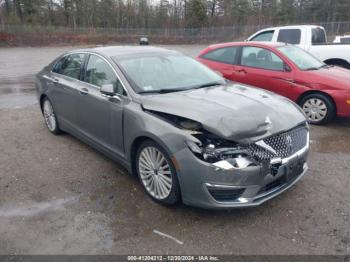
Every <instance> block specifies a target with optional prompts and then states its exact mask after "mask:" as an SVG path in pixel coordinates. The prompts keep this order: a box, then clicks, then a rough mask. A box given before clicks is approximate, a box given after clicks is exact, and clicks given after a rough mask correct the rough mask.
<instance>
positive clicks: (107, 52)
mask: <svg viewBox="0 0 350 262" xmlns="http://www.w3.org/2000/svg"><path fill="white" fill-rule="evenodd" d="M72 52H92V53H98V54H101V55H104V56H107V57H114V56H127V55H130V56H131V55H140V54H151V53H152V54H154V53H169V54H171V53H172V54H174V53H178V52H177V51H173V50H169V49H165V48H160V47H153V46H136V45H135V46H131V45H130V46H98V47H94V48H86V49H79V50H74V51H72Z"/></svg>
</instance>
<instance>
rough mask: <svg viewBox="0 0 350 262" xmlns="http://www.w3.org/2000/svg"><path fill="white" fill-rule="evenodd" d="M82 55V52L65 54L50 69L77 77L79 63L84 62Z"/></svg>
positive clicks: (79, 69)
mask: <svg viewBox="0 0 350 262" xmlns="http://www.w3.org/2000/svg"><path fill="white" fill-rule="evenodd" d="M84 57H85V55H84V54H73V55H68V56H65V57H64V58H62V59H61V60H60V61H58V62H57V63H56V64H55V66H54V68H53V70H52V71H53V72H55V73H57V74H62V75H65V76H69V77H72V78H75V79H79V78H80V71H81V65H82V64H83V62H84Z"/></svg>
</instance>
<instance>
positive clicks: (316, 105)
mask: <svg viewBox="0 0 350 262" xmlns="http://www.w3.org/2000/svg"><path fill="white" fill-rule="evenodd" d="M299 105H300V107H301V108H302V110H303V111H304V113H305V115H306V117H307V118H308V121H309V123H310V124H313V125H323V124H326V123H329V122H331V121H332V120H333V118H334V117H335V106H334V104H333V102H332V101H331V99H330V98H328V97H327V96H325V95H323V94H310V95H307V96H305V97H303V98H302V99H301V101H300V103H299Z"/></svg>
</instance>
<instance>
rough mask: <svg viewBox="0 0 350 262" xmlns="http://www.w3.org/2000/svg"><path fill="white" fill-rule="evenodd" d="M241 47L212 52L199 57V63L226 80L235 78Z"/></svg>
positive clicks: (229, 47)
mask: <svg viewBox="0 0 350 262" xmlns="http://www.w3.org/2000/svg"><path fill="white" fill-rule="evenodd" d="M239 49H240V47H239V46H228V47H222V48H218V49H214V50H211V51H209V52H207V53H205V54H204V55H202V56H200V57H199V61H201V62H202V63H204V64H206V65H207V66H209V67H210V68H211V69H213V70H214V71H217V72H218V73H220V74H221V75H222V76H223V77H225V78H226V79H229V80H231V81H236V79H235V78H234V74H233V72H234V70H235V66H236V64H237V62H238V53H239Z"/></svg>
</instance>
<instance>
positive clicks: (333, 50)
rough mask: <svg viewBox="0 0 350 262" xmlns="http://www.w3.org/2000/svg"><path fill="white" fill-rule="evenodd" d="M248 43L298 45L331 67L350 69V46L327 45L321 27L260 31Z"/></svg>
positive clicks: (290, 27)
mask: <svg viewBox="0 0 350 262" xmlns="http://www.w3.org/2000/svg"><path fill="white" fill-rule="evenodd" d="M247 41H264V42H282V43H289V44H293V45H297V46H299V47H301V48H302V49H305V50H306V51H308V52H309V53H311V54H313V55H314V56H316V57H317V58H319V59H320V60H322V61H323V62H325V63H326V64H329V65H337V66H341V67H345V68H348V69H350V44H346V43H327V36H326V31H325V29H324V28H323V27H321V26H314V25H301V26H283V27H273V28H267V29H263V30H260V31H259V32H257V33H255V34H253V35H252V36H250V37H249V38H248V39H247Z"/></svg>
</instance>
